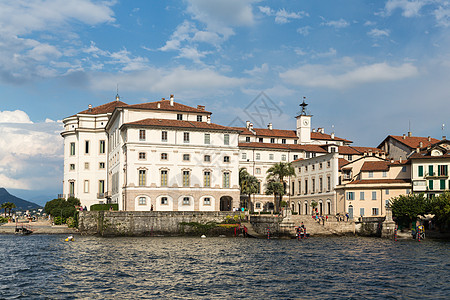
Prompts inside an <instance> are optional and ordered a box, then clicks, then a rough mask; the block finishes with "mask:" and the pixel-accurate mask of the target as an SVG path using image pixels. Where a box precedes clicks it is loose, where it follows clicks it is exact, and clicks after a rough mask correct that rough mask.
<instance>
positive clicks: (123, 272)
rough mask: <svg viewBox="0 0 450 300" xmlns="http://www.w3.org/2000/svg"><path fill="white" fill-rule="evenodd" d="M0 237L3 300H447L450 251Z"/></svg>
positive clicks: (382, 243)
mask: <svg viewBox="0 0 450 300" xmlns="http://www.w3.org/2000/svg"><path fill="white" fill-rule="evenodd" d="M64 238H65V236H55V235H53V236H52V235H31V236H14V235H0V263H1V274H0V299H138V298H145V299H312V298H314V299H449V298H450V242H448V241H447V242H443V241H441V242H440V241H430V240H425V241H423V242H420V243H419V242H417V241H399V242H394V241H391V240H383V239H377V238H357V237H349V238H342V237H340V238H310V239H308V240H303V241H300V242H299V241H296V240H256V239H243V238H206V239H200V238H150V237H149V238H99V237H81V236H76V237H75V241H74V242H64V241H63V240H64Z"/></svg>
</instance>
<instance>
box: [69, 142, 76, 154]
mask: <svg viewBox="0 0 450 300" xmlns="http://www.w3.org/2000/svg"><path fill="white" fill-rule="evenodd" d="M70 155H75V143H70Z"/></svg>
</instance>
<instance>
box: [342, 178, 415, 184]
mask: <svg viewBox="0 0 450 300" xmlns="http://www.w3.org/2000/svg"><path fill="white" fill-rule="evenodd" d="M410 182H411V180H409V179H362V180H355V181H351V182H349V183H347V184H373V183H410Z"/></svg>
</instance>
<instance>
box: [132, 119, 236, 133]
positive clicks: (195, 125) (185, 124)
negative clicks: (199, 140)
mask: <svg viewBox="0 0 450 300" xmlns="http://www.w3.org/2000/svg"><path fill="white" fill-rule="evenodd" d="M123 125H137V126H158V127H177V128H187V129H210V130H225V131H238V130H236V129H234V128H232V127H226V126H222V125H218V124H214V123H210V124H208V123H206V122H194V121H181V120H167V119H144V120H140V121H135V122H130V123H125V124H123Z"/></svg>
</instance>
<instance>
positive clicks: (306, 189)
mask: <svg viewBox="0 0 450 300" xmlns="http://www.w3.org/2000/svg"><path fill="white" fill-rule="evenodd" d="M306 194H308V179H305V195H306Z"/></svg>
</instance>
